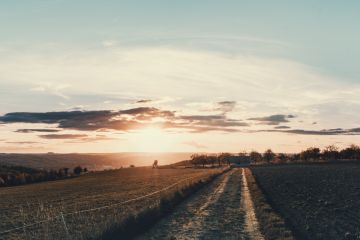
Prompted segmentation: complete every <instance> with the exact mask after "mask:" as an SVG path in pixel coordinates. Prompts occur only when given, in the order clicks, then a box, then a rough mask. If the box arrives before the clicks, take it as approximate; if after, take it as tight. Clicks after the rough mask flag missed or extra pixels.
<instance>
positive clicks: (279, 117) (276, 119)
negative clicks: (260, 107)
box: [248, 114, 296, 125]
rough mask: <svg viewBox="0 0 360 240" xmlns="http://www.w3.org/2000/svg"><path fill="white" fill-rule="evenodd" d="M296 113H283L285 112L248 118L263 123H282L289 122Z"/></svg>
mask: <svg viewBox="0 0 360 240" xmlns="http://www.w3.org/2000/svg"><path fill="white" fill-rule="evenodd" d="M295 117H296V116H294V115H291V114H289V115H283V114H276V115H271V116H266V117H257V118H249V119H248V120H252V121H257V122H260V123H261V124H265V125H279V124H280V123H287V122H289V119H292V118H295Z"/></svg>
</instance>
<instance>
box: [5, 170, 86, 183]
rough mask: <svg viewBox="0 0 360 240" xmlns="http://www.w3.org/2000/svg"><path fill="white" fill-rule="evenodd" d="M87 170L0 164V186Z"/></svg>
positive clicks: (37, 180)
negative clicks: (47, 168)
mask: <svg viewBox="0 0 360 240" xmlns="http://www.w3.org/2000/svg"><path fill="white" fill-rule="evenodd" d="M85 172H88V170H87V168H82V167H81V166H77V167H75V168H73V169H72V170H71V169H70V168H61V169H58V170H40V169H34V168H28V167H22V166H7V165H2V166H0V187H6V186H17V185H23V184H30V183H37V182H44V181H54V180H60V179H65V178H70V177H76V176H79V175H81V174H82V173H85Z"/></svg>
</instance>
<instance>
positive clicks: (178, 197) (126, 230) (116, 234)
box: [100, 168, 230, 240]
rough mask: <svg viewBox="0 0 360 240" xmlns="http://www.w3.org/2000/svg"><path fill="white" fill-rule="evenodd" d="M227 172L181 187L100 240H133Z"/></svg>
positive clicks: (113, 227) (114, 228)
mask: <svg viewBox="0 0 360 240" xmlns="http://www.w3.org/2000/svg"><path fill="white" fill-rule="evenodd" d="M229 170H230V169H229V168H227V169H224V170H223V171H221V172H220V173H215V174H212V175H210V176H208V177H206V178H205V179H200V180H198V181H196V182H194V183H191V184H190V185H188V186H186V187H182V188H181V189H179V190H177V191H176V192H173V193H171V194H170V195H168V196H165V197H163V198H161V199H160V202H159V204H158V205H156V206H155V207H151V208H150V207H149V208H148V209H146V210H145V211H142V212H139V213H138V214H136V215H132V216H129V217H128V218H127V219H125V221H124V222H123V223H121V224H116V225H113V226H111V227H110V228H108V229H107V230H106V231H105V232H104V233H103V234H102V236H101V237H100V239H106V240H113V239H114V240H115V239H133V238H134V237H136V236H138V235H140V234H141V233H144V232H146V231H147V230H148V229H150V228H151V227H152V226H154V224H155V223H156V222H158V221H159V220H161V219H162V218H163V217H165V216H167V215H168V214H170V213H171V211H172V210H173V209H174V208H175V207H176V206H178V205H179V204H180V203H181V202H183V201H184V200H186V199H187V198H189V197H190V196H191V195H193V194H194V193H196V192H197V191H199V190H200V189H202V188H203V187H205V186H206V185H208V184H210V183H211V182H212V181H214V180H215V179H216V178H217V177H219V176H220V175H222V174H224V173H226V172H227V171H229ZM140 229H141V230H140Z"/></svg>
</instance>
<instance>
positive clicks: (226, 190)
mask: <svg viewBox="0 0 360 240" xmlns="http://www.w3.org/2000/svg"><path fill="white" fill-rule="evenodd" d="M242 176H243V174H242V172H241V170H240V169H233V170H231V171H229V172H228V173H226V174H224V175H222V176H220V177H219V178H217V179H216V180H215V181H214V182H212V183H211V184H210V185H208V186H206V187H205V188H203V189H202V190H200V191H199V192H198V193H196V194H195V195H194V196H192V197H190V198H189V199H188V200H186V201H185V202H184V203H182V204H180V205H179V206H178V207H177V208H176V209H175V211H174V212H173V213H172V214H171V215H170V216H168V217H166V218H164V219H162V220H161V221H160V222H158V223H157V224H156V225H155V226H154V227H153V228H152V229H151V230H150V231H149V232H147V233H145V234H144V235H142V236H140V237H138V239H246V240H247V239H263V238H261V237H262V236H261V234H260V232H259V230H258V228H257V225H256V224H254V223H257V221H256V218H255V219H254V218H253V217H255V214H254V209H253V208H252V212H251V211H250V212H248V211H249V209H247V208H248V207H253V206H252V205H251V204H252V202H251V197H250V193H249V192H248V193H243V190H244V189H247V186H246V182H244V179H243V177H242ZM244 184H245V186H244ZM242 194H244V195H245V198H244V199H242ZM246 194H247V196H246ZM249 201H250V202H251V204H249ZM250 210H251V209H250ZM252 214H253V215H252Z"/></svg>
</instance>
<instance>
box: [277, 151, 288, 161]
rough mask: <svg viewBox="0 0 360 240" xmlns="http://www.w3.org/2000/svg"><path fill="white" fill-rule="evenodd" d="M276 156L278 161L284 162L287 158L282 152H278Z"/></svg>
mask: <svg viewBox="0 0 360 240" xmlns="http://www.w3.org/2000/svg"><path fill="white" fill-rule="evenodd" d="M277 158H278V159H279V162H281V163H284V162H286V160H287V159H288V157H287V155H286V154H284V153H279V154H278V155H277Z"/></svg>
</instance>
